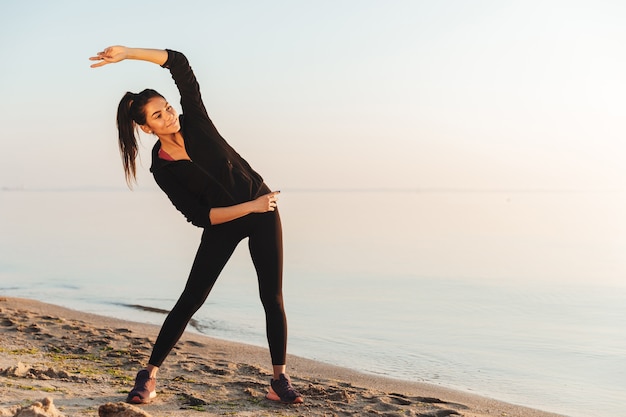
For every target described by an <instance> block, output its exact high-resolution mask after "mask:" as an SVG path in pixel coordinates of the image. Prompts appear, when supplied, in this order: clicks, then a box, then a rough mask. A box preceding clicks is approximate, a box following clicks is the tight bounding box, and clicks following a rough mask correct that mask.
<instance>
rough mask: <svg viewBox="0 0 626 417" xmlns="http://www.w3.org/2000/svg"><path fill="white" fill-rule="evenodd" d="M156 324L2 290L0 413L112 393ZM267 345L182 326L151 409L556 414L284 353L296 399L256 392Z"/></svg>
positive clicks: (77, 407)
mask: <svg viewBox="0 0 626 417" xmlns="http://www.w3.org/2000/svg"><path fill="white" fill-rule="evenodd" d="M159 327H160V326H157V325H153V324H143V323H136V322H130V321H125V320H121V319H116V318H111V317H106V316H99V315H96V314H92V313H84V312H80V311H76V310H71V309H68V308H65V307H60V306H56V305H53V304H47V303H43V302H39V301H34V300H30V299H22V298H12V297H4V296H0V336H1V337H0V339H1V340H2V343H1V345H0V381H1V382H2V384H0V386H1V388H0V416H13V415H14V414H10V412H11V411H10V409H11V407H13V409H15V407H20V406H24V405H25V404H28V403H29V402H30V403H32V402H35V401H41V400H42V399H44V398H46V397H49V398H51V399H52V400H53V401H54V405H55V406H56V408H57V409H58V410H59V411H60V413H61V414H62V415H77V414H81V415H98V409H99V407H100V406H102V405H104V404H107V403H120V402H123V401H124V400H125V397H126V392H128V390H129V389H130V388H131V387H132V381H133V380H134V376H135V373H136V372H137V370H139V369H141V368H142V367H143V365H144V364H145V363H146V361H147V358H148V356H149V354H150V351H151V346H152V345H151V343H152V342H153V341H154V339H155V337H156V335H157V333H158V331H159ZM269 362H270V360H269V354H268V352H267V349H266V348H261V347H257V346H252V345H246V344H242V343H237V342H230V341H225V340H221V339H215V338H212V337H210V336H206V335H202V334H197V333H194V332H185V333H184V334H183V337H182V338H181V340H180V341H179V343H178V345H177V346H176V347H175V348H174V350H173V351H172V353H171V354H170V356H169V357H168V359H167V360H166V362H165V363H164V365H163V367H162V368H161V371H160V372H159V377H158V380H157V392H158V396H157V398H156V399H155V401H154V402H153V403H151V404H149V405H144V406H141V410H143V412H145V413H147V414H149V415H153V416H187V415H190V414H192V413H197V412H198V411H203V414H204V415H206V416H218V415H224V414H233V415H242V416H265V415H268V414H272V415H279V416H282V415H284V416H287V415H289V416H293V415H298V416H312V417H317V416H320V417H321V416H335V415H337V416H339V415H362V414H365V413H367V414H373V415H392V414H395V415H400V414H401V415H407V416H438V417H439V416H448V415H461V416H465V417H487V416H500V417H501V416H504V415H506V416H519V417H556V416H559V415H558V414H554V413H549V412H544V411H540V410H535V409H531V408H527V407H523V406H517V405H512V404H508V403H505V402H501V401H497V400H493V399H490V398H486V397H482V396H479V395H475V394H470V393H467V392H463V391H456V390H453V389H448V388H444V387H440V386H437V385H433V384H428V383H421V382H411V381H403V380H396V379H392V378H388V377H384V376H377V375H370V374H365V373H361V372H358V371H354V370H351V369H347V368H342V367H339V366H334V365H329V364H325V363H322V362H317V361H313V360H309V359H305V358H301V357H297V356H293V355H288V361H287V362H288V373H289V374H290V376H291V377H292V380H293V382H294V385H295V386H296V388H297V389H298V390H299V391H301V392H302V393H303V395H304V397H305V403H304V404H301V405H291V406H287V405H282V404H278V403H274V402H271V401H268V400H266V399H265V398H264V396H265V393H266V392H267V386H268V385H269V378H270V376H271V375H270V373H269V369H270V367H269Z"/></svg>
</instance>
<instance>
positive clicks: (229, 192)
mask: <svg viewBox="0 0 626 417" xmlns="http://www.w3.org/2000/svg"><path fill="white" fill-rule="evenodd" d="M167 53H168V58H167V61H166V62H165V64H163V68H168V69H169V70H170V73H171V74H172V78H173V79H174V82H175V83H176V86H177V87H178V91H179V92H180V97H181V100H180V103H181V106H182V114H181V115H180V126H181V133H182V135H183V138H184V141H185V149H186V151H187V154H188V155H189V157H190V158H191V161H182V160H181V161H167V160H164V159H161V158H159V155H158V154H159V149H160V148H161V142H160V141H157V143H156V144H155V145H154V148H153V149H152V166H151V167H150V171H151V172H152V174H153V175H154V179H155V181H156V182H157V184H158V185H159V187H161V189H162V190H163V191H164V192H165V193H166V194H167V196H168V197H169V199H170V200H171V201H172V203H173V204H174V206H175V207H176V208H177V209H178V210H179V211H180V212H181V213H183V214H184V215H185V217H186V218H187V221H189V222H191V223H192V224H194V225H195V226H198V227H210V226H211V222H210V220H209V211H210V210H211V208H212V207H226V206H232V205H235V204H239V203H243V202H245V201H250V200H253V199H254V198H256V197H258V195H260V191H261V186H262V185H263V178H261V176H260V175H259V174H258V173H256V172H255V171H254V170H253V169H252V168H251V167H250V165H249V164H248V163H247V162H246V161H245V160H244V159H243V158H242V157H241V156H240V155H239V154H238V153H237V152H236V151H235V150H234V149H233V148H232V147H231V146H230V145H229V144H228V143H227V142H226V141H225V140H224V138H222V136H221V135H220V134H219V132H218V131H217V129H216V128H215V126H214V125H213V122H212V121H211V119H210V118H209V116H208V114H207V111H206V109H205V107H204V103H203V102H202V97H201V95H200V86H199V85H198V82H197V80H196V77H195V75H194V73H193V71H192V70H191V67H190V66H189V62H188V61H187V58H186V57H185V55H183V54H182V53H180V52H176V51H172V50H169V49H168V50H167Z"/></svg>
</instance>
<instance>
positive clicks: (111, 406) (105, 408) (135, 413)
mask: <svg viewBox="0 0 626 417" xmlns="http://www.w3.org/2000/svg"><path fill="white" fill-rule="evenodd" d="M98 415H99V416H100V417H152V416H151V415H150V414H148V413H146V412H145V411H143V410H142V409H141V408H138V407H135V406H133V405H130V404H126V403H106V404H103V405H101V406H100V408H98Z"/></svg>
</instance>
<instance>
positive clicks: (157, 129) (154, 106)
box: [141, 97, 180, 136]
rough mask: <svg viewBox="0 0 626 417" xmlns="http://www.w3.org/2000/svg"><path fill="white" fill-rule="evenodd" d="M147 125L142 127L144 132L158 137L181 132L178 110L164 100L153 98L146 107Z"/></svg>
mask: <svg viewBox="0 0 626 417" xmlns="http://www.w3.org/2000/svg"><path fill="white" fill-rule="evenodd" d="M144 112H145V114H146V124H145V125H143V126H141V128H142V129H143V131H144V132H146V133H153V134H155V135H157V136H163V135H171V134H174V133H176V132H178V131H179V130H180V122H179V120H178V114H177V113H176V110H174V108H173V107H172V106H170V104H169V103H168V102H167V101H166V100H165V99H164V98H163V97H154V98H151V99H150V100H149V101H148V102H147V103H146V106H145V107H144Z"/></svg>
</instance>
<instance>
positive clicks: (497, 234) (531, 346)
mask: <svg viewBox="0 0 626 417" xmlns="http://www.w3.org/2000/svg"><path fill="white" fill-rule="evenodd" d="M320 202H323V204H321V203H320ZM0 203H1V204H0V230H1V232H0V233H1V235H2V238H1V239H0V277H1V278H2V280H1V284H0V295H5V296H12V297H26V298H33V299H37V300H40V301H44V302H48V303H53V304H58V305H61V306H65V307H69V308H73V309H77V310H81V311H86V312H90V313H97V314H102V315H106V316H111V317H117V318H122V319H126V320H132V321H140V322H147V323H153V324H161V322H162V320H163V318H164V312H166V311H168V310H169V309H170V308H171V307H172V306H173V304H174V302H175V301H176V299H177V298H178V295H179V294H180V292H181V291H182V288H183V286H184V284H185V280H186V277H187V273H188V270H189V268H190V266H191V262H192V260H193V257H194V255H195V250H196V247H197V244H198V242H199V238H200V233H201V231H200V229H197V228H195V227H193V226H191V225H190V224H187V223H186V221H185V220H184V218H183V217H182V215H180V213H178V212H177V211H176V210H175V209H174V208H173V206H172V205H171V203H170V202H169V201H168V200H167V198H166V196H165V195H163V194H162V193H161V192H160V191H158V190H153V189H150V190H138V191H135V192H129V191H128V190H123V189H96V190H90V189H60V190H59V189H57V190H44V189H32V190H29V189H22V188H21V187H4V188H3V189H2V191H0ZM279 207H280V211H281V217H282V220H283V229H284V244H285V288H284V291H285V302H286V309H287V313H288V319H289V325H290V327H289V332H290V339H289V353H291V354H294V355H298V356H302V357H306V358H310V359H314V360H319V361H322V362H326V363H331V364H335V365H340V366H345V367H348V368H352V369H356V370H359V371H362V372H366V373H372V374H377V375H384V376H388V377H391V378H396V379H401V380H410V381H420V382H427V383H432V384H437V385H441V386H445V387H449V388H454V389H459V390H462V391H468V392H472V393H474V394H479V395H484V396H487V397H492V398H495V399H498V400H503V401H507V402H510V403H513V404H519V405H524V406H528V407H532V408H537V409H541V410H545V411H552V412H556V413H561V414H564V415H568V416H572V417H582V416H603V417H607V416H608V417H617V416H621V415H623V410H622V407H623V403H624V400H626V334H625V333H624V328H626V326H625V325H626V302H625V301H626V280H625V279H624V276H625V273H626V261H625V260H624V258H623V254H624V249H626V220H624V219H622V214H623V213H624V212H625V211H624V209H626V196H625V195H624V192H622V191H602V192H595V191H589V190H542V189H527V190H504V189H502V190H501V189H482V190H480V189H473V190H463V189H409V190H359V189H353V190H324V189H320V190H311V189H309V190H304V189H302V190H298V189H291V190H289V189H286V190H282V193H281V198H280V201H279ZM246 249H247V248H246V245H245V244H242V245H240V246H239V247H238V249H237V251H236V253H235V254H234V256H233V258H232V259H231V261H230V262H229V264H228V265H227V267H226V268H225V270H224V272H223V273H222V276H221V277H220V279H219V280H218V282H217V284H216V286H215V288H214V290H213V292H212V294H211V295H210V296H209V299H208V300H207V302H206V303H205V305H204V306H203V307H202V308H201V310H200V311H199V312H198V313H197V314H196V316H195V317H194V322H193V323H192V324H193V326H190V328H189V330H190V331H196V332H200V333H203V334H206V335H209V336H212V337H217V338H222V339H227V340H232V341H237V342H243V343H249V344H254V345H258V346H266V342H265V334H264V322H263V321H264V317H263V312H262V308H261V305H260V302H259V300H258V296H257V287H256V277H255V274H254V269H253V267H252V263H251V261H250V259H249V256H248V254H247V251H246ZM164 366H167V361H166V363H165V364H164Z"/></svg>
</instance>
